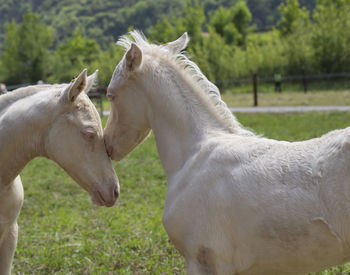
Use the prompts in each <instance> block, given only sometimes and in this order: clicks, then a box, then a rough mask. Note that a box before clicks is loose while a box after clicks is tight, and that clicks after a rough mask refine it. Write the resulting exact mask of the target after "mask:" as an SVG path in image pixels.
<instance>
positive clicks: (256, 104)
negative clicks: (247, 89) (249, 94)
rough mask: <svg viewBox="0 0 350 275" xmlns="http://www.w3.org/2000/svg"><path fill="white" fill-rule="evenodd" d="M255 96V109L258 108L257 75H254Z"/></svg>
mask: <svg viewBox="0 0 350 275" xmlns="http://www.w3.org/2000/svg"><path fill="white" fill-rule="evenodd" d="M253 96H254V107H256V106H258V83H257V77H256V74H253Z"/></svg>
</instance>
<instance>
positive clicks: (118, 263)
mask: <svg viewBox="0 0 350 275" xmlns="http://www.w3.org/2000/svg"><path fill="white" fill-rule="evenodd" d="M238 118H239V120H240V121H241V123H242V124H243V125H245V126H248V127H250V128H251V129H253V130H255V131H256V132H257V133H262V134H264V135H265V136H267V137H270V138H275V139H284V140H290V141H296V140H303V139H308V138H313V137H317V136H320V135H322V134H323V133H326V132H328V131H329V130H332V129H336V128H343V127H346V126H347V125H350V113H342V112H339V113H308V114H287V115H276V114H259V115H254V114H249V115H248V114H245V115H243V114H240V115H238ZM105 120H106V119H104V122H105ZM115 168H116V171H117V173H118V176H119V180H120V184H121V196H120V199H119V201H118V203H117V206H116V207H113V208H99V207H97V206H94V205H93V204H92V203H91V202H90V199H89V196H88V194H87V193H86V192H84V191H83V190H82V189H80V188H79V187H78V186H77V184H75V183H74V182H73V181H72V180H71V179H70V178H69V177H68V176H66V174H65V173H64V172H63V170H61V169H60V168H58V167H57V165H55V164H54V163H52V162H50V161H47V160H45V159H42V158H38V159H35V160H33V161H32V162H31V163H29V164H28V165H27V167H26V168H25V169H24V171H23V172H22V174H21V175H22V180H23V184H24V189H25V202H24V205H23V209H22V213H21V215H20V218H19V226H20V233H19V243H18V247H17V251H16V255H15V260H14V270H13V274H65V275H66V274H86V275H87V274H185V272H184V270H185V264H184V260H183V259H182V257H181V256H180V255H179V254H178V253H177V251H176V250H175V249H174V247H173V246H172V244H171V243H170V242H169V240H168V238H167V235H166V233H165V231H164V229H163V227H162V224H161V216H162V209H163V205H164V199H165V194H166V178H165V176H164V173H163V170H162V167H161V165H160V162H159V158H158V154H157V151H156V147H155V142H154V139H153V137H151V138H149V139H148V140H147V141H146V142H144V143H143V144H142V145H141V146H139V147H138V148H137V149H136V150H135V151H134V152H132V153H131V154H130V155H129V156H128V157H127V158H125V159H124V160H123V161H121V162H119V163H115ZM347 272H348V274H350V266H346V265H345V266H341V267H337V268H335V269H332V270H328V271H324V272H323V273H319V274H324V275H326V274H347Z"/></svg>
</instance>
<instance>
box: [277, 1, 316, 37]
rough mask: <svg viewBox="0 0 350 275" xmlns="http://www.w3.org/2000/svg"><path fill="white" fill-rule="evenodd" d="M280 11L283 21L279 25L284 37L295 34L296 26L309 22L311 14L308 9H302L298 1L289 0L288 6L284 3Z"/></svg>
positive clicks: (279, 8)
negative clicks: (296, 24)
mask: <svg viewBox="0 0 350 275" xmlns="http://www.w3.org/2000/svg"><path fill="white" fill-rule="evenodd" d="M278 10H279V11H280V14H281V20H280V22H279V23H278V24H277V27H278V29H279V30H280V32H281V34H282V35H287V34H290V33H292V32H293V29H294V27H295V26H294V24H295V23H300V22H302V21H308V19H309V12H308V10H307V9H306V8H300V6H299V2H298V0H287V2H286V4H284V3H282V4H281V5H280V6H279V7H278Z"/></svg>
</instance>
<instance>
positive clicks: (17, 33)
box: [1, 12, 52, 84]
mask: <svg viewBox="0 0 350 275" xmlns="http://www.w3.org/2000/svg"><path fill="white" fill-rule="evenodd" d="M6 30H7V37H6V40H5V43H4V52H3V54H2V56H1V64H2V66H1V75H2V78H3V81H5V82H7V83H9V84H18V83H22V82H29V83H32V82H36V81H37V80H40V79H43V78H44V77H45V75H46V71H47V66H48V57H49V51H48V48H49V47H50V46H51V43H52V29H51V28H50V27H48V26H46V25H45V24H42V23H40V22H39V17H38V16H37V15H35V14H32V13H30V12H28V13H26V14H25V15H24V16H23V22H22V24H20V25H18V24H16V23H15V22H12V23H11V24H9V25H7V27H6Z"/></svg>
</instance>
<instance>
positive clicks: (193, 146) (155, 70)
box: [105, 32, 350, 275]
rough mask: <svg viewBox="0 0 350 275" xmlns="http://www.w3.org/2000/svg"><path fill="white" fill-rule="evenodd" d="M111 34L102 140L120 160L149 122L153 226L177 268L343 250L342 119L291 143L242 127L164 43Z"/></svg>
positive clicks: (284, 260) (306, 258)
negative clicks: (161, 202)
mask: <svg viewBox="0 0 350 275" xmlns="http://www.w3.org/2000/svg"><path fill="white" fill-rule="evenodd" d="M131 36H132V37H133V38H134V41H135V43H134V42H133V41H132V40H131V39H129V38H128V36H124V37H122V38H121V39H120V40H119V42H118V43H119V45H122V46H123V47H124V48H125V49H126V50H127V52H126V54H125V56H124V57H123V59H122V60H121V61H120V63H119V64H118V66H117V67H116V69H115V72H114V74H113V77H112V79H111V82H110V84H109V87H108V97H109V99H110V101H111V107H112V110H111V114H110V117H109V119H108V122H107V126H106V129H105V141H106V147H107V151H108V152H109V154H110V156H111V157H112V159H114V160H120V159H122V158H123V157H124V156H125V155H126V154H128V153H129V152H130V151H131V150H132V149H133V148H135V147H136V146H137V145H138V144H139V143H140V142H142V140H143V139H145V138H146V137H147V135H148V134H149V132H150V130H151V129H152V130H153V132H154V136H155V139H156V143H157V148H158V152H159V156H160V159H161V162H162V165H163V168H164V170H165V173H166V176H167V179H168V188H167V195H166V201H165V209H164V213H163V224H164V227H165V229H166V231H167V233H168V235H169V237H170V239H171V241H172V242H173V243H174V245H175V247H176V248H177V249H178V250H179V251H180V253H181V254H182V255H183V256H184V257H185V259H186V262H187V271H188V274H244V275H246V274H254V275H256V274H269V275H270V274H302V273H307V272H312V271H317V270H321V269H324V268H326V267H329V266H333V265H337V264H341V263H343V262H344V261H347V260H349V259H350V222H349V221H350V211H349V209H350V180H349V179H350V169H349V168H350V128H347V129H344V130H336V131H333V132H330V133H328V134H326V135H324V136H322V137H320V138H315V139H312V140H307V141H303V142H285V141H276V140H272V139H267V138H263V137H260V136H256V135H254V134H253V133H252V132H250V131H248V130H246V129H244V128H243V127H242V126H241V125H240V124H239V123H238V122H237V120H236V119H235V117H234V116H233V115H232V114H230V113H229V110H228V109H227V107H226V105H225V104H224V103H223V102H222V101H221V99H220V96H219V94H218V90H217V89H216V87H215V86H214V85H212V84H211V83H210V82H209V81H208V80H207V79H206V78H205V76H204V75H203V74H202V73H201V72H200V70H199V69H198V67H197V66H196V65H195V64H194V63H193V62H191V61H190V60H188V59H187V58H186V57H185V56H184V55H182V54H181V53H180V51H181V50H182V49H184V48H185V47H186V45H187V42H188V38H187V35H186V34H184V35H183V36H182V37H180V38H179V39H178V40H176V41H174V42H171V43H169V44H167V45H163V46H157V45H152V44H149V43H148V42H147V41H146V39H145V38H144V37H143V36H142V35H141V34H140V33H138V32H131Z"/></svg>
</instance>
